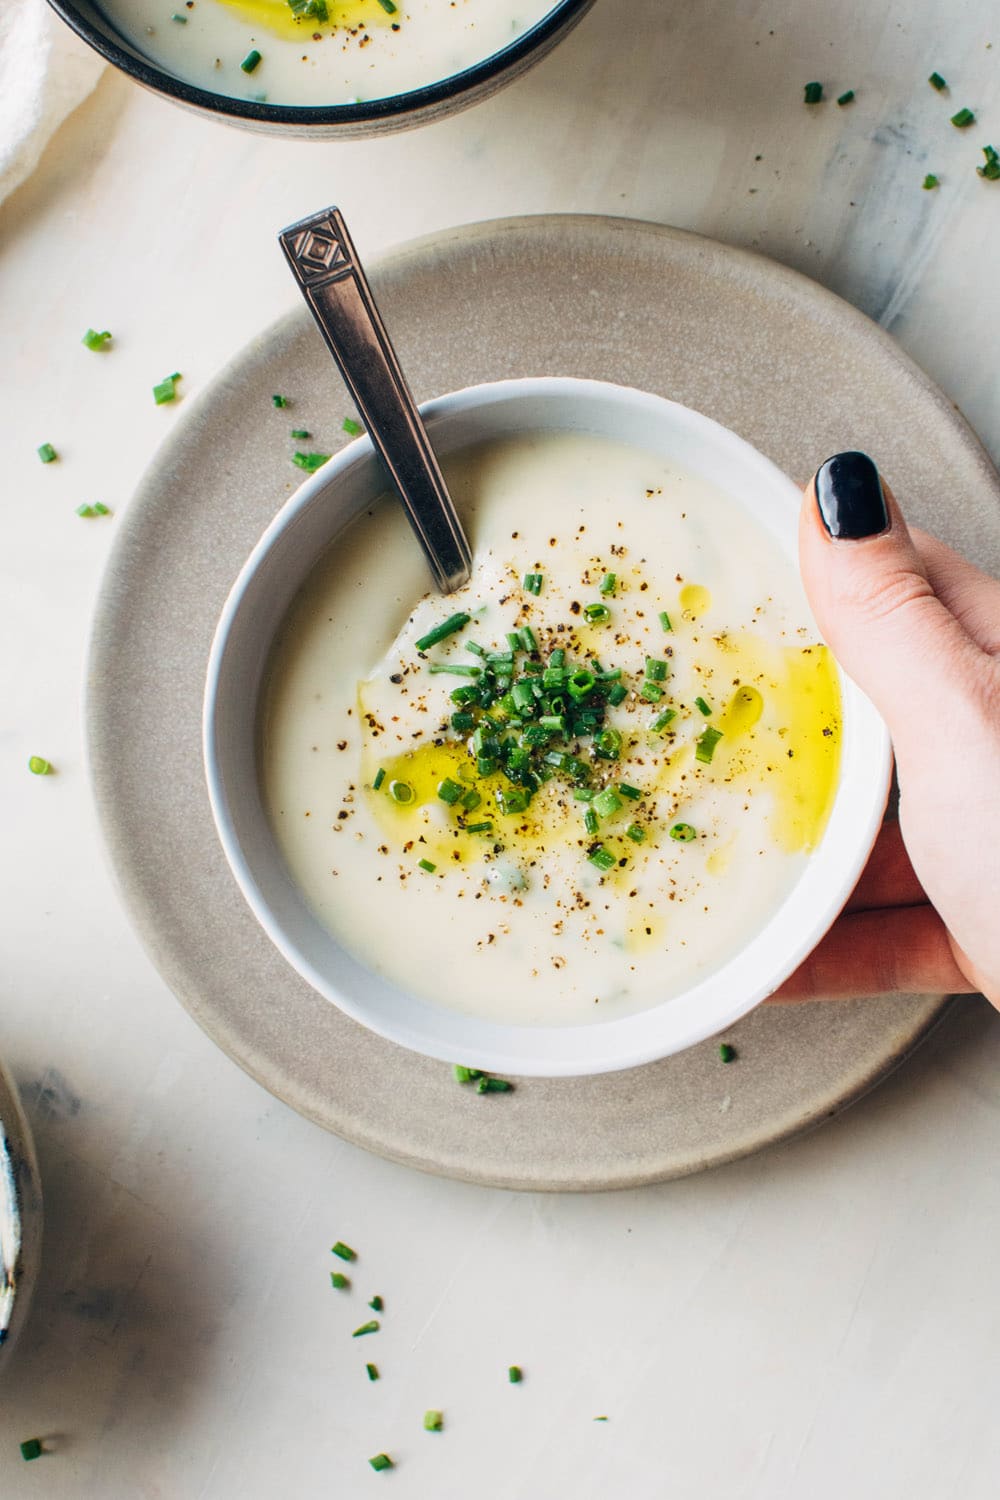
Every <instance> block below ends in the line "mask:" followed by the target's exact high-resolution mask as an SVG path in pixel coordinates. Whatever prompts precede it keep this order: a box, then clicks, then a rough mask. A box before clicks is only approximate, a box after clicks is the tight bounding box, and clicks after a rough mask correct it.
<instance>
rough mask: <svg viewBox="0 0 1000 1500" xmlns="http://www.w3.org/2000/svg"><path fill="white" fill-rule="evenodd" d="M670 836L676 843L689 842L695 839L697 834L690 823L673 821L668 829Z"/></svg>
mask: <svg viewBox="0 0 1000 1500" xmlns="http://www.w3.org/2000/svg"><path fill="white" fill-rule="evenodd" d="M670 837H671V838H672V839H675V840H676V841H677V843H678V844H690V842H691V840H692V839H696V838H697V837H698V835H697V833H696V832H695V830H694V829H693V828H692V827H691V824H690V823H675V824H674V826H673V828H671V830H670Z"/></svg>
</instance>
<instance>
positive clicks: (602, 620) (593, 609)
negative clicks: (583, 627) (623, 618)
mask: <svg viewBox="0 0 1000 1500" xmlns="http://www.w3.org/2000/svg"><path fill="white" fill-rule="evenodd" d="M583 613H584V615H585V616H586V618H587V619H588V620H589V621H590V623H591V625H604V624H606V623H607V621H608V620H610V619H611V611H610V609H609V608H608V606H607V605H606V604H585V605H584V606H583Z"/></svg>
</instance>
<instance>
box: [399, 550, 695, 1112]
mask: <svg viewBox="0 0 1000 1500" xmlns="http://www.w3.org/2000/svg"><path fill="white" fill-rule="evenodd" d="M617 582H618V581H617V578H616V575H615V574H614V573H605V574H604V576H603V579H602V580H601V583H600V585H599V592H600V593H601V594H603V595H604V597H605V598H607V599H612V600H613V596H614V591H615V589H616V587H617ZM541 583H542V575H541V574H536V573H529V574H526V575H525V576H524V578H523V580H522V587H523V588H524V590H525V592H526V593H529V594H534V593H535V592H536V586H537V588H540V587H541ZM578 608H579V612H580V613H582V614H583V615H584V616H585V617H586V618H587V619H588V621H589V623H591V624H599V625H600V624H603V623H605V621H606V620H607V619H608V618H609V617H610V616H611V613H612V610H611V606H609V605H607V604H605V603H603V602H597V601H595V602H594V603H593V604H590V605H586V606H582V607H578ZM660 621H661V623H663V624H664V628H665V629H666V628H669V624H670V622H669V618H668V617H667V616H666V615H665V614H661V615H660ZM471 623H472V616H471V615H470V614H469V613H468V612H467V611H466V610H458V611H456V612H455V613H454V614H451V615H448V616H447V618H445V619H444V620H441V621H440V622H439V623H438V624H437V625H435V626H433V628H432V629H430V630H428V631H427V632H426V633H425V634H424V635H422V636H420V638H419V639H418V640H417V642H416V649H417V651H418V652H419V653H420V655H421V656H422V657H423V658H424V659H425V664H426V668H427V671H428V672H429V673H430V674H431V675H444V674H447V675H450V676H453V677H460V678H461V679H462V681H461V683H460V684H459V685H458V686H456V687H455V688H453V689H452V691H451V693H450V695H449V696H450V702H451V708H452V712H451V714H450V715H449V719H448V727H449V728H450V730H451V731H452V734H453V735H454V736H455V738H456V739H457V741H458V742H459V743H460V744H461V745H462V746H463V747H464V749H465V751H466V754H467V755H468V762H467V763H466V764H463V765H462V766H461V767H460V768H459V769H457V770H456V771H455V772H454V774H451V775H446V776H444V777H442V779H441V780H440V781H439V782H438V784H437V788H436V792H437V798H438V800H439V801H440V802H442V803H444V804H445V807H446V808H448V809H449V811H450V813H451V815H452V817H453V818H454V820H455V826H456V827H457V828H458V829H460V830H462V831H463V832H467V833H477V834H478V833H482V834H484V835H491V836H494V837H496V838H502V837H503V834H504V826H503V824H502V823H501V824H500V825H499V826H498V825H497V822H496V819H497V818H498V817H499V818H500V819H506V818H523V817H524V815H525V814H527V813H528V810H529V808H530V806H531V803H532V800H533V798H534V797H535V795H536V794H537V793H538V792H539V790H540V789H541V787H542V786H543V785H544V784H545V783H546V782H549V781H552V780H555V781H556V782H558V783H559V784H560V786H561V788H562V790H564V791H565V792H567V793H569V794H570V795H571V797H572V800H573V801H574V802H577V803H579V804H580V818H581V825H582V828H581V832H582V834H583V836H584V837H583V838H582V840H581V843H582V847H583V851H584V855H585V857H586V859H587V860H588V861H589V863H590V864H591V866H593V868H594V869H596V870H597V871H599V872H600V874H601V875H608V874H610V872H611V871H612V870H614V868H615V867H616V866H618V865H621V866H623V867H624V866H625V865H626V864H627V863H628V860H629V854H630V852H632V853H634V852H635V846H636V845H638V844H641V843H643V842H644V841H645V840H646V838H647V835H648V833H649V832H650V831H651V827H652V825H651V824H650V822H649V816H650V815H649V811H648V808H647V807H646V806H645V805H644V803H645V800H646V793H645V792H644V791H643V789H642V787H640V786H634V785H632V784H631V783H630V782H628V781H624V780H622V779H621V774H620V763H621V761H622V758H623V756H625V755H627V753H628V751H629V748H630V745H629V742H627V741H626V738H625V736H624V735H623V733H622V731H621V730H620V729H618V728H617V727H615V726H614V725H613V724H611V723H609V722H608V712H609V710H610V709H612V708H615V707H617V706H618V705H619V704H622V703H624V702H625V701H626V700H627V699H628V698H629V697H630V695H631V697H632V706H633V707H634V708H635V709H638V710H640V712H641V709H642V706H643V705H644V704H649V705H650V707H651V709H652V710H653V711H652V713H651V714H650V716H649V717H648V718H647V717H646V716H645V715H643V716H642V717H643V719H644V722H643V723H641V724H640V725H638V726H637V728H638V732H639V734H640V735H642V734H643V733H645V734H648V735H657V736H660V737H663V736H667V735H669V736H671V737H673V736H674V735H675V734H676V732H677V728H678V727H679V726H678V725H676V724H675V721H676V720H677V716H678V711H679V710H678V708H674V707H669V706H666V705H665V704H664V703H663V700H664V698H665V697H667V696H668V695H669V693H670V672H671V662H670V658H671V656H672V654H673V647H672V646H667V647H665V648H664V655H663V656H647V657H645V658H644V660H643V665H642V669H641V672H637V673H635V674H633V675H632V676H627V675H626V674H625V673H624V672H623V671H622V669H621V668H620V667H605V666H604V665H602V663H601V662H600V661H599V660H597V659H596V658H595V657H592V656H588V657H587V658H586V659H581V658H579V657H577V658H576V659H573V658H572V657H571V656H570V654H569V651H568V650H567V648H566V647H565V646H563V645H552V644H551V642H552V641H555V640H558V639H560V637H559V635H558V634H557V632H555V631H550V630H548V629H546V630H545V631H544V632H542V634H543V635H544V637H545V642H544V643H543V642H541V641H539V639H538V637H537V636H536V634H535V632H534V630H533V629H532V628H531V626H530V625H522V626H520V627H519V628H518V629H516V630H510V631H508V632H507V634H506V638H505V641H504V644H503V645H501V646H499V647H494V648H491V649H488V648H487V647H486V646H484V645H482V644H481V643H480V642H479V641H477V640H475V639H468V640H465V641H463V642H462V643H461V649H462V650H464V651H465V652H466V653H467V654H468V656H469V658H470V660H469V661H466V662H463V661H462V660H461V659H456V657H457V653H452V655H450V656H449V658H448V659H447V660H444V661H441V660H434V659H431V660H427V657H428V655H429V654H430V653H433V650H434V648H435V647H436V646H439V645H440V644H441V643H442V642H444V641H448V642H449V643H451V638H452V637H454V636H457V635H458V634H459V633H460V632H462V631H464V630H465V629H466V627H467V626H469V625H470V624H471ZM680 706H681V707H684V706H685V705H680ZM693 707H694V708H695V709H697V711H698V712H699V714H701V715H702V716H703V718H706V719H708V718H711V717H712V715H713V706H712V705H711V704H710V703H709V702H708V701H707V700H706V699H705V698H703V697H702V696H701V695H699V696H698V697H696V698H695V699H694V701H693ZM630 738H631V736H630ZM722 738H723V734H722V731H721V730H719V729H717V728H715V727H713V726H709V727H706V728H705V729H703V730H702V731H701V732H700V733H699V734H698V735H697V737H696V739H695V740H694V742H693V749H694V756H695V760H696V762H699V763H700V764H701V765H710V764H711V762H712V759H713V756H714V754H715V750H716V746H717V745H718V743H719V741H720V740H721V739H722ZM453 742H454V741H453ZM404 771H405V767H404ZM386 782H387V773H386V770H385V768H384V767H379V768H378V769H377V771H376V772H375V774H374V776H373V779H372V790H373V791H376V792H377V791H379V790H380V788H382V789H384V790H383V795H386V794H387V795H388V796H389V797H390V798H391V799H392V801H393V802H395V803H397V804H398V805H399V806H403V807H405V806H408V805H409V804H411V803H414V802H415V801H416V800H417V793H416V791H415V790H414V787H413V786H412V785H411V783H410V782H409V781H407V780H405V779H403V777H402V776H396V777H393V778H392V779H389V780H388V784H386ZM626 809H627V810H628V814H629V818H628V822H627V824H626V822H625V818H624V816H623V815H624V813H625V810H626ZM486 814H489V816H485V815H486ZM676 826H677V827H680V828H684V829H687V828H689V827H690V825H688V824H679V825H676ZM694 836H695V834H694V831H693V830H692V832H691V834H690V837H691V838H694ZM671 837H672V838H673V839H674V840H675V841H681V842H683V841H684V840H685V835H682V834H678V833H677V832H675V831H673V830H671ZM417 863H418V866H419V868H420V869H422V870H424V871H426V872H427V873H428V874H434V873H435V871H436V866H435V865H434V864H433V863H432V862H431V861H430V860H429V859H426V858H424V859H420V860H418V862H417ZM455 1076H456V1077H457V1078H458V1079H459V1081H460V1082H463V1083H466V1082H473V1081H479V1075H478V1074H477V1073H475V1072H474V1071H473V1070H469V1069H461V1070H459V1069H456V1073H455ZM497 1087H498V1084H497V1081H496V1080H487V1081H486V1082H481V1083H480V1086H479V1092H481V1093H484V1092H490V1091H493V1090H495V1089H496V1088H497Z"/></svg>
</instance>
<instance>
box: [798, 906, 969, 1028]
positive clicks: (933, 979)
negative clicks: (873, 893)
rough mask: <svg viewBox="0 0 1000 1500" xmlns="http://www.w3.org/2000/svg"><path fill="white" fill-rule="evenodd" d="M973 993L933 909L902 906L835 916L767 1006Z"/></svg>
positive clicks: (942, 924) (946, 933)
mask: <svg viewBox="0 0 1000 1500" xmlns="http://www.w3.org/2000/svg"><path fill="white" fill-rule="evenodd" d="M976 988H977V986H976V985H975V984H974V983H973V982H972V981H971V980H970V979H969V978H967V977H966V975H965V974H964V973H963V972H962V970H961V969H960V968H959V965H958V963H957V961H956V958H955V954H954V951H953V948H952V945H951V942H950V940H949V938H948V932H947V929H946V928H945V925H944V923H943V922H942V921H941V918H940V917H939V916H938V914H937V912H936V911H935V910H934V908H933V907H932V906H904V907H898V908H896V909H895V910H892V911H863V912H854V913H852V914H850V915H848V916H843V917H841V918H840V919H839V920H838V921H837V922H835V923H834V925H833V927H831V929H830V931H829V932H828V933H827V935H826V937H825V938H824V939H823V941H822V942H821V943H820V944H819V946H818V948H816V949H814V951H813V952H812V953H811V954H810V955H809V957H808V958H807V959H806V961H805V963H804V964H802V965H801V967H800V968H798V969H796V971H795V973H794V974H793V975H792V976H791V978H789V979H786V981H785V983H784V984H783V985H782V986H781V988H780V989H779V990H778V991H777V993H776V994H775V995H773V996H772V997H771V1003H772V1004H773V1003H775V1002H778V1003H781V1002H787V1001H795V1000H838V999H839V1000H843V999H847V998H848V997H851V998H861V997H863V996H868V995H894V994H901V995H967V994H972V993H974V992H975V990H976Z"/></svg>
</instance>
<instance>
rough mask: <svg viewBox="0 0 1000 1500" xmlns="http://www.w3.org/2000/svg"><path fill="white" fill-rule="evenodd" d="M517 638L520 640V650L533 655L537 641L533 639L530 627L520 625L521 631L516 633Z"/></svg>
mask: <svg viewBox="0 0 1000 1500" xmlns="http://www.w3.org/2000/svg"><path fill="white" fill-rule="evenodd" d="M518 636H519V638H520V641H521V649H522V650H523V651H530V652H532V653H533V652H535V651H537V650H538V641H537V640H536V639H535V632H534V631H533V630H532V628H531V626H530V625H522V626H521V629H520V630H519V631H518Z"/></svg>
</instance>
